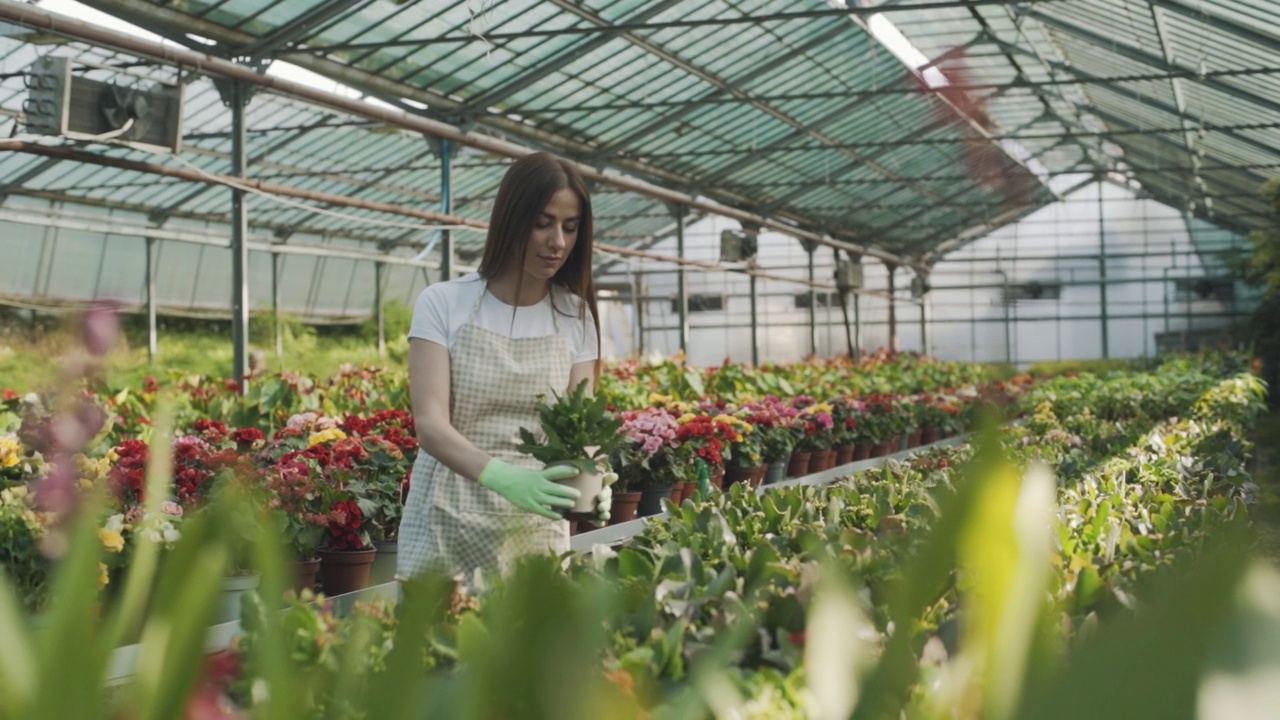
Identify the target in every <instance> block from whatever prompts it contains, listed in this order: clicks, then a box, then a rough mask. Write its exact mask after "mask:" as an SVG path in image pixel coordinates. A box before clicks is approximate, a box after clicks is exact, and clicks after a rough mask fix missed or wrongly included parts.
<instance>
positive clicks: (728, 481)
mask: <svg viewBox="0 0 1280 720" xmlns="http://www.w3.org/2000/svg"><path fill="white" fill-rule="evenodd" d="M757 469H759V468H756V467H749V468H739V467H734V468H729V469H728V470H726V471H725V474H724V485H725V487H726V488H727V487H731V486H733V485H734V484H736V483H747V484H750V483H751V478H752V476H753V475H754V474H755V471H756V470H757Z"/></svg>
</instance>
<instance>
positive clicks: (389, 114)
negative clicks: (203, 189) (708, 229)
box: [0, 0, 906, 262]
mask: <svg viewBox="0 0 1280 720" xmlns="http://www.w3.org/2000/svg"><path fill="white" fill-rule="evenodd" d="M99 4H100V6H102V7H110V8H113V10H112V11H113V12H115V9H122V12H123V13H125V14H128V15H129V16H130V17H131V18H136V19H137V21H138V22H141V23H142V24H143V25H144V26H146V25H147V24H149V23H150V24H155V23H157V22H165V23H168V22H173V23H176V24H177V26H178V27H182V23H186V26H187V27H188V28H189V29H190V31H192V32H197V33H199V34H201V35H205V36H208V34H209V33H212V34H214V35H215V37H212V38H211V39H215V40H218V39H220V38H221V39H223V40H224V41H225V39H226V38H232V37H234V36H235V33H230V32H228V31H227V29H226V28H221V27H219V26H216V25H215V24H213V23H193V21H192V18H191V16H189V15H186V14H183V13H178V12H175V11H172V10H169V9H166V8H161V7H158V6H155V5H151V4H150V3H145V2H142V0H99ZM0 19H4V20H9V21H11V22H15V23H19V24H22V25H24V26H28V27H32V28H35V29H41V30H45V31H49V32H56V33H57V34H59V35H62V36H66V37H72V38H76V39H79V40H82V41H85V42H88V43H90V44H94V45H99V46H103V47H109V48H113V49H116V50H119V51H122V52H126V53H130V54H134V55H140V56H142V57H148V58H153V59H156V60H160V61H162V62H167V63H172V64H176V65H186V66H194V67H200V68H201V70H202V71H203V72H205V73H210V74H213V75H217V76H220V77H224V78H228V79H233V80H239V81H242V82H245V83H248V84H250V85H255V86H258V87H262V88H267V89H270V90H274V91H275V92H278V93H282V94H285V95H289V96H292V97H295V98H298V99H301V100H304V101H307V102H311V103H314V104H316V105H318V106H321V107H325V108H329V109H332V110H337V111H339V112H343V113H349V114H352V115H356V116H359V117H364V118H368V119H372V120H378V121H381V122H384V123H386V124H388V125H393V126H396V127H400V128H403V129H405V130H410V131H413V132H419V133H423V134H426V135H431V136H434V137H440V138H447V139H449V140H451V141H454V142H457V143H458V144H459V145H464V146H467V147H472V148H475V149H477V150H480V151H482V152H487V153H491V154H494V155H499V156H504V157H521V156H523V155H525V154H528V153H529V152H530V151H531V150H530V148H529V146H528V145H521V144H519V143H517V142H513V141H511V140H506V139H504V138H500V137H495V136H493V135H489V134H480V133H476V132H465V131H463V130H460V129H459V128H457V127H455V126H453V125H450V124H448V123H445V122H441V121H439V120H433V119H431V118H428V117H424V116H423V115H415V114H410V113H405V112H402V111H399V110H389V109H387V108H383V107H379V106H376V105H372V104H370V103H367V102H364V101H363V100H360V99H357V98H352V97H347V96H345V95H341V94H339V93H336V92H331V91H326V90H323V89H320V88H316V87H312V86H309V85H305V84H303V83H299V82H295V81H292V80H288V79H286V78H281V77H278V76H274V75H268V76H264V75H260V74H258V73H257V72H254V71H253V70H252V69H250V68H247V67H245V66H242V65H238V64H236V63H234V62H229V61H227V60H223V59H220V58H217V57H214V56H211V55H207V54H202V53H198V52H193V51H190V50H186V49H184V48H180V47H171V46H166V45H164V44H161V43H159V42H156V41H154V40H151V39H148V38H143V37H138V36H135V35H131V34H128V33H122V32H118V31H114V30H110V29H107V28H102V27H98V26H95V25H92V24H90V23H86V22H83V21H80V20H77V19H75V18H72V17H68V16H66V15H62V14H58V13H50V12H48V11H45V10H43V9H40V8H36V7H34V6H31V5H27V4H24V3H19V2H15V0H0ZM197 26H198V27H197ZM206 28H207V29H206ZM243 42H244V41H243V40H241V41H240V42H239V43H237V44H243ZM300 64H301V63H300ZM306 65H307V66H309V67H307V69H309V70H313V71H314V72H320V73H322V74H327V75H329V76H330V77H333V78H334V79H337V80H340V81H342V82H345V83H348V84H351V85H353V86H355V87H357V88H360V89H362V90H366V91H368V92H373V93H377V92H380V91H385V92H387V93H389V94H390V95H393V96H404V97H413V98H416V99H421V100H422V101H423V102H427V101H428V99H430V102H442V103H444V105H443V106H444V107H456V103H453V104H450V101H449V99H448V98H442V99H440V100H436V99H431V98H436V97H437V96H436V95H434V94H431V93H428V92H427V91H426V90H425V89H423V88H420V87H414V86H409V85H404V84H400V83H396V82H394V81H391V80H389V79H387V78H382V77H377V76H373V75H370V74H369V73H366V72H363V71H360V70H358V69H356V68H352V67H350V66H346V65H342V64H341V63H337V62H332V61H327V60H321V59H312V61H311V62H308V63H307V64H306ZM485 124H486V125H489V126H491V127H492V128H494V129H500V130H505V129H507V128H510V131H509V132H510V134H511V135H512V136H514V137H517V138H521V139H522V140H525V141H531V140H532V141H534V142H539V141H541V140H548V141H551V142H552V144H553V145H554V146H556V147H557V148H559V149H558V152H560V153H562V154H563V155H565V156H568V157H573V156H574V155H575V154H580V153H582V152H584V150H585V148H586V146H585V145H583V144H582V143H581V142H580V141H577V140H576V139H575V138H572V137H567V136H560V135H552V134H550V133H547V132H546V131H541V130H539V129H537V128H533V127H529V126H526V125H523V124H521V123H515V122H507V121H505V119H504V118H501V117H497V116H489V117H487V118H485ZM575 165H576V166H577V168H578V170H579V171H580V172H581V173H582V174H583V177H584V178H586V179H588V180H592V181H596V182H603V183H607V184H610V185H613V186H616V187H619V188H622V189H624V190H628V191H630V192H635V193H638V194H641V195H645V196H647V197H650V198H654V199H658V200H663V201H666V202H674V203H679V204H681V205H685V206H687V207H690V208H693V209H698V210H702V211H703V212H707V213H711V214H716V215H720V216H723V217H727V218H732V219H736V220H743V221H747V222H754V223H759V224H761V225H762V226H763V227H766V228H769V229H772V230H775V231H777V232H781V233H785V234H788V235H792V236H795V237H797V238H804V239H809V240H813V241H815V242H818V243H821V244H823V245H827V246H829V247H835V248H838V249H841V250H848V251H851V252H857V253H861V254H863V255H868V256H871V257H876V258H879V259H883V260H887V261H891V262H906V260H905V259H903V258H900V257H898V256H896V255H894V254H893V253H890V252H888V251H885V250H883V249H881V248H878V247H876V246H874V245H870V244H867V243H866V242H865V241H862V240H860V239H859V238H858V237H857V236H856V235H854V234H853V233H852V232H842V229H838V230H837V231H836V232H839V233H840V235H834V234H831V233H828V232H826V231H825V230H824V229H822V228H821V227H817V226H816V223H814V221H813V220H812V219H810V218H804V217H796V216H794V215H792V214H786V215H775V216H773V217H767V218H766V217H762V216H760V215H759V214H757V213H754V212H752V211H750V210H745V209H743V208H742V207H739V206H736V205H735V204H740V205H744V206H746V207H754V206H755V205H756V204H758V200H757V199H756V198H750V197H744V196H741V195H738V194H736V193H734V192H733V191H731V190H730V189H728V188H713V189H708V190H707V191H705V192H704V193H703V194H702V195H701V196H699V195H694V194H690V193H686V192H681V191H678V190H673V189H671V188H669V187H663V186H661V185H656V184H653V183H650V182H646V181H644V180H640V179H638V178H636V177H634V176H628V175H624V174H622V173H620V172H617V171H616V170H614V169H613V168H610V169H609V170H607V171H606V170H604V169H602V168H600V167H598V166H594V165H591V164H588V163H584V162H576V163H575ZM615 165H616V167H617V169H619V170H622V171H629V170H633V169H638V170H639V172H641V173H642V174H646V173H647V174H650V175H655V176H661V177H665V178H666V180H665V182H669V183H671V184H673V185H676V186H687V185H688V184H689V178H688V177H687V176H685V175H683V174H681V173H679V172H677V171H674V170H670V169H667V168H661V167H656V166H650V165H648V164H645V163H633V162H626V161H622V160H620V161H619V162H617V163H615ZM646 168H647V169H646ZM815 228H816V229H815Z"/></svg>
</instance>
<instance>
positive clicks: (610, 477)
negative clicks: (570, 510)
mask: <svg viewBox="0 0 1280 720" xmlns="http://www.w3.org/2000/svg"><path fill="white" fill-rule="evenodd" d="M616 482H618V473H616V472H613V471H612V470H610V471H609V472H607V473H605V474H604V489H603V490H601V491H600V494H599V495H597V496H596V517H595V519H594V520H592V521H591V522H593V523H595V524H596V525H597V526H599V527H604V526H605V525H608V524H609V517H610V516H611V515H612V514H613V488H612V487H610V486H611V485H613V484H614V483H616Z"/></svg>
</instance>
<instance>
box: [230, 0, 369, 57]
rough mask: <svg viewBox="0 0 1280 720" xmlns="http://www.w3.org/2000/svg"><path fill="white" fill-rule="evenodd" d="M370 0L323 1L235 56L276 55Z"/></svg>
mask: <svg viewBox="0 0 1280 720" xmlns="http://www.w3.org/2000/svg"><path fill="white" fill-rule="evenodd" d="M369 2H370V0H323V2H320V3H319V4H317V5H315V6H314V7H312V8H311V9H310V10H307V11H306V12H304V13H303V14H302V15H301V16H300V17H297V18H294V19H293V20H290V21H289V24H287V25H280V26H277V27H276V29H275V30H273V31H272V32H270V33H268V34H267V35H264V36H262V38H260V39H258V40H255V41H253V42H251V43H249V44H248V45H245V46H243V47H239V48H236V50H235V54H236V55H238V56H241V57H251V58H266V57H272V56H273V55H275V53H276V51H277V50H279V49H280V48H283V47H284V46H285V45H288V44H289V43H291V42H293V41H295V40H299V39H301V38H304V37H306V36H307V33H309V32H311V31H312V30H314V29H316V28H317V27H319V26H321V25H323V24H325V23H327V22H328V21H330V20H332V19H334V18H336V17H337V16H339V15H341V14H342V13H344V12H347V11H348V10H352V9H354V7H355V6H357V5H368V4H369Z"/></svg>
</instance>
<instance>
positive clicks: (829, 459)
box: [809, 450, 836, 473]
mask: <svg viewBox="0 0 1280 720" xmlns="http://www.w3.org/2000/svg"><path fill="white" fill-rule="evenodd" d="M813 455H814V460H815V462H811V463H810V464H809V472H811V473H812V472H821V471H824V470H830V469H831V468H833V467H835V466H836V451H835V450H820V451H818V452H816V453H814V454H813ZM815 464H816V467H815Z"/></svg>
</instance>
